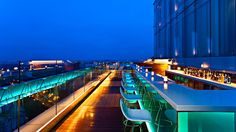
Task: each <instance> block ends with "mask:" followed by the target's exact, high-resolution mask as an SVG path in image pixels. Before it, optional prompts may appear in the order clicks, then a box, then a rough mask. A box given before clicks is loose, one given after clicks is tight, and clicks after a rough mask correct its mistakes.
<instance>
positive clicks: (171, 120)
mask: <svg viewBox="0 0 236 132" xmlns="http://www.w3.org/2000/svg"><path fill="white" fill-rule="evenodd" d="M164 115H165V117H166V118H167V119H160V118H161V114H159V115H157V118H156V123H155V124H156V125H157V132H158V131H159V130H160V127H173V132H175V131H176V120H177V113H176V111H175V110H174V109H166V110H165V112H164ZM158 118H159V119H158ZM161 122H166V123H168V124H169V125H163V124H161Z"/></svg>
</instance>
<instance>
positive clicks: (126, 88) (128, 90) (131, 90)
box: [121, 82, 138, 92]
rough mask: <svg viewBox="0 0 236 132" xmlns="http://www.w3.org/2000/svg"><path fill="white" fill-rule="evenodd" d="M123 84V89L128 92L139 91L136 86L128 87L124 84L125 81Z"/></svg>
mask: <svg viewBox="0 0 236 132" xmlns="http://www.w3.org/2000/svg"><path fill="white" fill-rule="evenodd" d="M121 86H122V87H123V89H124V90H125V91H126V92H137V91H138V89H137V88H135V87H127V86H124V84H123V82H122V83H121Z"/></svg>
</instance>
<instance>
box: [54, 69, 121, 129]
mask: <svg viewBox="0 0 236 132" xmlns="http://www.w3.org/2000/svg"><path fill="white" fill-rule="evenodd" d="M119 86H120V78H118V76H117V74H116V73H115V72H113V73H112V74H111V75H110V76H109V77H108V78H107V79H106V80H105V81H104V82H103V83H102V84H101V85H100V86H99V87H98V88H97V89H96V90H95V91H94V92H93V93H92V95H90V96H89V97H88V98H87V99H86V100H85V102H83V103H82V104H81V106H79V107H78V108H77V109H76V110H75V111H74V112H73V113H72V114H71V115H70V116H69V117H68V118H67V119H66V120H65V121H64V122H63V123H62V124H61V125H60V126H59V127H58V128H57V130H56V131H58V132H60V131H63V132H64V131H76V132H78V131H80V132H88V131H89V132H107V131H112V132H116V131H117V132H120V131H123V125H122V117H123V116H122V113H121V111H120V107H119V99H120V93H119Z"/></svg>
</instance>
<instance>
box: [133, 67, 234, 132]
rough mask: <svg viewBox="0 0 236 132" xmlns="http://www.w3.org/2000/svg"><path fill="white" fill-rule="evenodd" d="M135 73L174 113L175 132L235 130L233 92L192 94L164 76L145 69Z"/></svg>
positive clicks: (192, 90)
mask: <svg viewBox="0 0 236 132" xmlns="http://www.w3.org/2000/svg"><path fill="white" fill-rule="evenodd" d="M135 69H136V70H135V73H136V74H137V75H139V76H140V77H142V78H143V79H144V80H145V81H146V82H147V83H148V84H150V86H151V87H152V88H153V89H155V91H156V92H157V93H158V94H159V95H160V96H161V97H162V98H163V99H164V100H165V101H167V103H168V104H169V105H170V106H171V107H172V108H173V109H174V110H175V111H176V117H177V118H176V122H177V123H176V125H177V130H178V131H179V132H187V131H190V130H191V132H192V131H193V132H199V131H214V132H222V131H227V132H234V131H235V130H236V128H235V125H236V123H235V111H236V101H235V100H236V91H235V90H233V89H232V87H231V89H229V90H195V89H192V88H189V87H186V86H183V85H179V84H176V83H175V82H174V81H172V80H170V79H167V78H166V77H165V76H161V75H158V74H154V73H153V72H150V71H147V70H145V67H143V68H135ZM140 69H142V70H140ZM166 80H167V81H166ZM205 81H208V80H205ZM208 83H215V82H208ZM221 85H224V84H221ZM224 86H225V85H224ZM228 87H229V86H228ZM153 124H154V123H151V125H153Z"/></svg>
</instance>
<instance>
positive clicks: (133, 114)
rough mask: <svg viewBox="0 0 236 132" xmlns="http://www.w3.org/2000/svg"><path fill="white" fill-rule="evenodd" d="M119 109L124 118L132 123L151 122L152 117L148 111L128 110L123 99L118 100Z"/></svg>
mask: <svg viewBox="0 0 236 132" xmlns="http://www.w3.org/2000/svg"><path fill="white" fill-rule="evenodd" d="M120 108H121V111H122V114H123V115H124V116H125V118H126V119H127V120H129V121H132V122H140V124H141V123H142V122H151V121H152V117H151V114H150V112H149V111H147V110H140V109H130V108H128V107H127V106H126V104H125V103H124V100H123V99H120Z"/></svg>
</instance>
